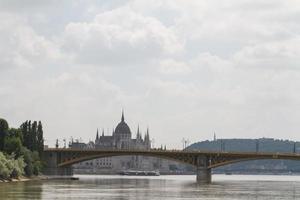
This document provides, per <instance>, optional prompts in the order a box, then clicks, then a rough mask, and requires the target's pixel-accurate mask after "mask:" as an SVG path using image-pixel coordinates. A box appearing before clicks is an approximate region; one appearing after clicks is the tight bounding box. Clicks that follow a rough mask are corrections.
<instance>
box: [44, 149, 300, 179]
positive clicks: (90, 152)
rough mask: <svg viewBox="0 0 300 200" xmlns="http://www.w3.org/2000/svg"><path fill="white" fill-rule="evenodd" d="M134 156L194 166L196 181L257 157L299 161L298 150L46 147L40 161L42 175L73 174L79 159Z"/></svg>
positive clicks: (209, 177)
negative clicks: (277, 151) (268, 151)
mask: <svg viewBox="0 0 300 200" xmlns="http://www.w3.org/2000/svg"><path fill="white" fill-rule="evenodd" d="M137 155H139V156H150V157H158V158H163V159H169V160H173V161H177V162H181V163H184V164H188V165H193V166H194V167H195V168H196V171H197V174H196V176H197V182H198V183H210V182H211V169H213V168H216V167H220V166H224V165H228V164H232V163H237V162H242V161H249V160H259V159H285V160H300V154H297V153H263V152H243V153H242V152H213V151H196V150H194V151H187V150H184V151H180V150H98V149H87V150H85V149H71V148H49V149H45V150H44V152H43V160H44V161H45V163H46V167H45V170H44V174H45V175H59V176H64V175H73V171H72V165H73V164H76V163H79V162H82V161H87V160H92V159H96V158H103V157H113V156H137Z"/></svg>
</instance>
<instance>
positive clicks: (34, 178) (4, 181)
mask: <svg viewBox="0 0 300 200" xmlns="http://www.w3.org/2000/svg"><path fill="white" fill-rule="evenodd" d="M48 178H49V177H47V176H43V175H40V176H32V177H26V176H20V177H19V178H10V179H0V183H11V182H25V181H34V180H47V179H48Z"/></svg>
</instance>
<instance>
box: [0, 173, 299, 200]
mask: <svg viewBox="0 0 300 200" xmlns="http://www.w3.org/2000/svg"><path fill="white" fill-rule="evenodd" d="M76 177H79V180H44V181H28V182H14V183H0V199H1V200H2V199H3V200H4V199H5V200H6V199H8V200H10V199H25V200H29V199H30V200H33V199H51V200H53V199H56V200H61V199H85V200H90V199H102V200H126V199H136V200H156V199H163V200H167V199H172V200H176V199H189V200H190V199H213V200H218V199H228V200H229V199H230V200H233V199H272V200H275V199H284V200H289V199H300V176H273V175H272V176H271V175H213V183H212V184H209V185H198V184H196V182H195V179H196V177H195V176H190V175H187V176H185V175H182V176H173V175H172V176H171V175H170V176H158V177H126V176H118V175H115V176H104V175H103V176H101V175H76Z"/></svg>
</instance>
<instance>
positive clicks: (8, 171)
mask: <svg viewBox="0 0 300 200" xmlns="http://www.w3.org/2000/svg"><path fill="white" fill-rule="evenodd" d="M14 157H15V155H14V154H12V155H10V156H8V157H6V156H5V155H4V154H3V153H2V152H0V177H1V178H4V179H7V178H18V177H19V176H21V175H23V174H24V167H25V166H26V164H25V162H24V160H23V157H19V158H18V159H16V160H15V159H14Z"/></svg>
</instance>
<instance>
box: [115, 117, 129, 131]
mask: <svg viewBox="0 0 300 200" xmlns="http://www.w3.org/2000/svg"><path fill="white" fill-rule="evenodd" d="M114 134H116V135H120V134H123V135H127V134H128V135H130V136H131V131H130V128H129V126H128V125H127V124H126V122H125V120H124V114H123V113H122V118H121V122H120V123H119V124H118V125H117V127H116V129H115V132H114Z"/></svg>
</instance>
